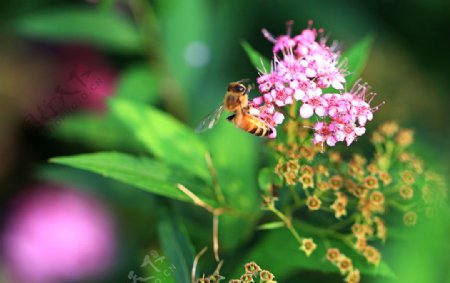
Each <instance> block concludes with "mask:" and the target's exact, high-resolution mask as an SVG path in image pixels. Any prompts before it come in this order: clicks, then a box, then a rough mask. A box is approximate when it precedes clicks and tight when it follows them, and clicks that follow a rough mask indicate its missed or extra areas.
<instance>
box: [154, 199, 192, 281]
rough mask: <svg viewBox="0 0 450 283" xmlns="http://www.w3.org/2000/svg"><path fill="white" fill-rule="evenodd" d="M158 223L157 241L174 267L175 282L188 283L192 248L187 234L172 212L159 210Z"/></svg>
mask: <svg viewBox="0 0 450 283" xmlns="http://www.w3.org/2000/svg"><path fill="white" fill-rule="evenodd" d="M160 212H161V215H160V218H159V222H158V232H159V240H160V242H161V245H162V248H163V251H164V254H165V255H166V256H167V257H168V259H169V261H170V262H171V263H172V265H173V266H174V267H176V268H175V269H174V270H173V272H174V277H175V278H176V279H177V280H176V282H190V281H191V276H190V274H191V270H192V263H193V262H194V248H193V247H192V244H191V243H190V241H189V238H188V236H187V232H186V230H185V228H184V226H183V225H182V223H181V221H179V219H178V218H177V215H176V214H175V213H174V212H171V213H169V212H168V211H167V209H165V208H161V209H160Z"/></svg>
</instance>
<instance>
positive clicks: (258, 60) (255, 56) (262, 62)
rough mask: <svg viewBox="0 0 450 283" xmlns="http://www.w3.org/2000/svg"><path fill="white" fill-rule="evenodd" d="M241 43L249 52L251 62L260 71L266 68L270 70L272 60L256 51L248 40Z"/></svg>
mask: <svg viewBox="0 0 450 283" xmlns="http://www.w3.org/2000/svg"><path fill="white" fill-rule="evenodd" d="M241 45H242V47H243V48H244V50H245V52H246V53H247V56H248V58H249V59H250V62H251V63H252V65H253V66H254V67H255V68H256V69H258V70H260V71H264V70H266V71H267V72H270V65H271V63H270V60H268V59H267V58H266V57H265V56H263V55H261V53H259V52H258V51H256V50H255V49H254V48H253V47H252V46H251V45H250V44H249V43H248V42H247V41H242V42H241Z"/></svg>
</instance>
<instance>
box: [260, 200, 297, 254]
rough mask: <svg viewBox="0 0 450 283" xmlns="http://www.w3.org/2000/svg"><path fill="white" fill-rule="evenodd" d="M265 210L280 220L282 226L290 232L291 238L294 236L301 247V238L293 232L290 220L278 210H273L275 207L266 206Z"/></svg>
mask: <svg viewBox="0 0 450 283" xmlns="http://www.w3.org/2000/svg"><path fill="white" fill-rule="evenodd" d="M267 208H268V209H269V210H270V211H272V212H273V213H274V214H275V215H276V216H278V218H280V219H281V221H283V222H284V224H285V225H286V228H287V229H288V230H289V232H291V234H292V236H294V238H295V239H296V240H297V242H298V243H299V244H300V245H301V243H302V237H300V235H299V234H298V232H297V231H296V230H295V228H294V227H293V226H292V222H291V220H290V219H289V218H288V217H286V215H284V214H283V213H282V212H281V211H279V210H278V209H276V208H275V206H274V205H273V204H271V205H268V206H267Z"/></svg>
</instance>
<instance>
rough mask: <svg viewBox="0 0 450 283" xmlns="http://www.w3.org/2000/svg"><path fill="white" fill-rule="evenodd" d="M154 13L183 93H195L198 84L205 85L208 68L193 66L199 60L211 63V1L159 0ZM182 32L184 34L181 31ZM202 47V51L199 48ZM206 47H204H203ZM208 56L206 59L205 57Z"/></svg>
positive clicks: (188, 94)
mask: <svg viewBox="0 0 450 283" xmlns="http://www.w3.org/2000/svg"><path fill="white" fill-rule="evenodd" d="M154 2H155V4H154V8H155V14H156V17H157V18H158V25H159V26H160V27H161V38H162V45H163V46H164V51H165V56H166V58H165V59H166V60H167V63H168V66H169V68H170V73H171V74H173V76H174V78H175V79H176V81H177V82H178V83H179V84H180V86H181V89H182V90H183V94H184V95H186V96H190V95H192V94H194V93H195V91H194V88H195V87H197V86H198V83H201V84H202V85H203V84H204V79H205V72H206V69H205V68H201V67H202V65H195V66H194V65H193V64H192V63H193V62H194V64H196V63H198V62H199V60H205V62H204V64H206V63H208V62H209V56H211V55H210V50H211V49H210V44H209V43H208V36H209V34H210V31H212V28H211V27H212V25H211V23H212V22H213V20H214V19H213V18H212V11H211V10H210V5H211V1H208V0H190V1H184V0H181V1H180V0H158V1H154ZM180 29H182V31H183V32H180ZM199 47H200V48H199ZM201 47H203V48H201ZM205 56H206V57H205Z"/></svg>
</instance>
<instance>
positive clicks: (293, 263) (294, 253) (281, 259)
mask: <svg viewBox="0 0 450 283" xmlns="http://www.w3.org/2000/svg"><path fill="white" fill-rule="evenodd" d="M298 231H299V233H300V234H301V235H302V236H307V237H312V238H313V239H314V241H315V242H316V244H317V249H316V250H315V251H314V252H313V253H312V254H311V255H310V256H309V257H307V256H306V255H305V253H304V252H303V251H301V250H300V249H299V244H298V242H297V241H296V240H295V238H294V237H293V236H292V234H290V233H289V231H288V230H287V229H277V230H270V231H267V232H265V235H264V236H263V237H262V239H261V240H260V241H259V242H258V243H257V244H256V245H255V246H254V248H253V249H252V250H251V251H250V252H249V253H248V254H247V255H246V256H245V257H244V261H243V262H242V264H241V265H240V266H239V267H238V268H237V270H236V272H235V274H234V277H236V276H239V274H240V273H242V266H243V265H244V264H245V263H246V262H249V261H255V262H257V263H258V265H260V266H261V267H263V268H265V269H268V270H270V271H271V272H272V273H273V274H275V276H277V278H278V279H280V280H281V279H282V278H283V277H284V276H288V275H289V274H292V273H293V272H298V271H301V270H316V271H322V272H332V273H337V272H339V269H338V268H337V267H335V266H334V265H332V264H331V263H330V262H328V261H327V259H326V257H325V256H326V248H325V244H324V242H323V241H321V239H320V238H319V237H314V236H313V235H307V234H306V233H304V232H303V231H302V230H300V229H298ZM274 243H282V244H277V245H274ZM327 244H328V245H329V246H330V247H336V248H339V249H340V251H341V252H342V253H343V254H345V255H346V256H348V257H350V258H351V259H352V261H353V265H354V266H355V267H356V268H358V269H359V270H360V271H361V273H362V274H363V276H364V274H368V275H381V276H385V277H388V278H396V276H395V274H394V273H393V271H392V270H391V269H390V267H389V266H388V265H387V264H386V263H385V262H384V261H382V262H381V263H380V265H379V266H378V267H374V266H373V265H369V264H367V262H366V260H365V259H364V258H363V257H362V256H361V255H358V254H356V253H355V252H353V250H352V249H350V248H348V247H347V246H345V245H344V244H343V243H341V242H340V241H338V240H335V239H333V238H327ZM287 259H289V260H287Z"/></svg>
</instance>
